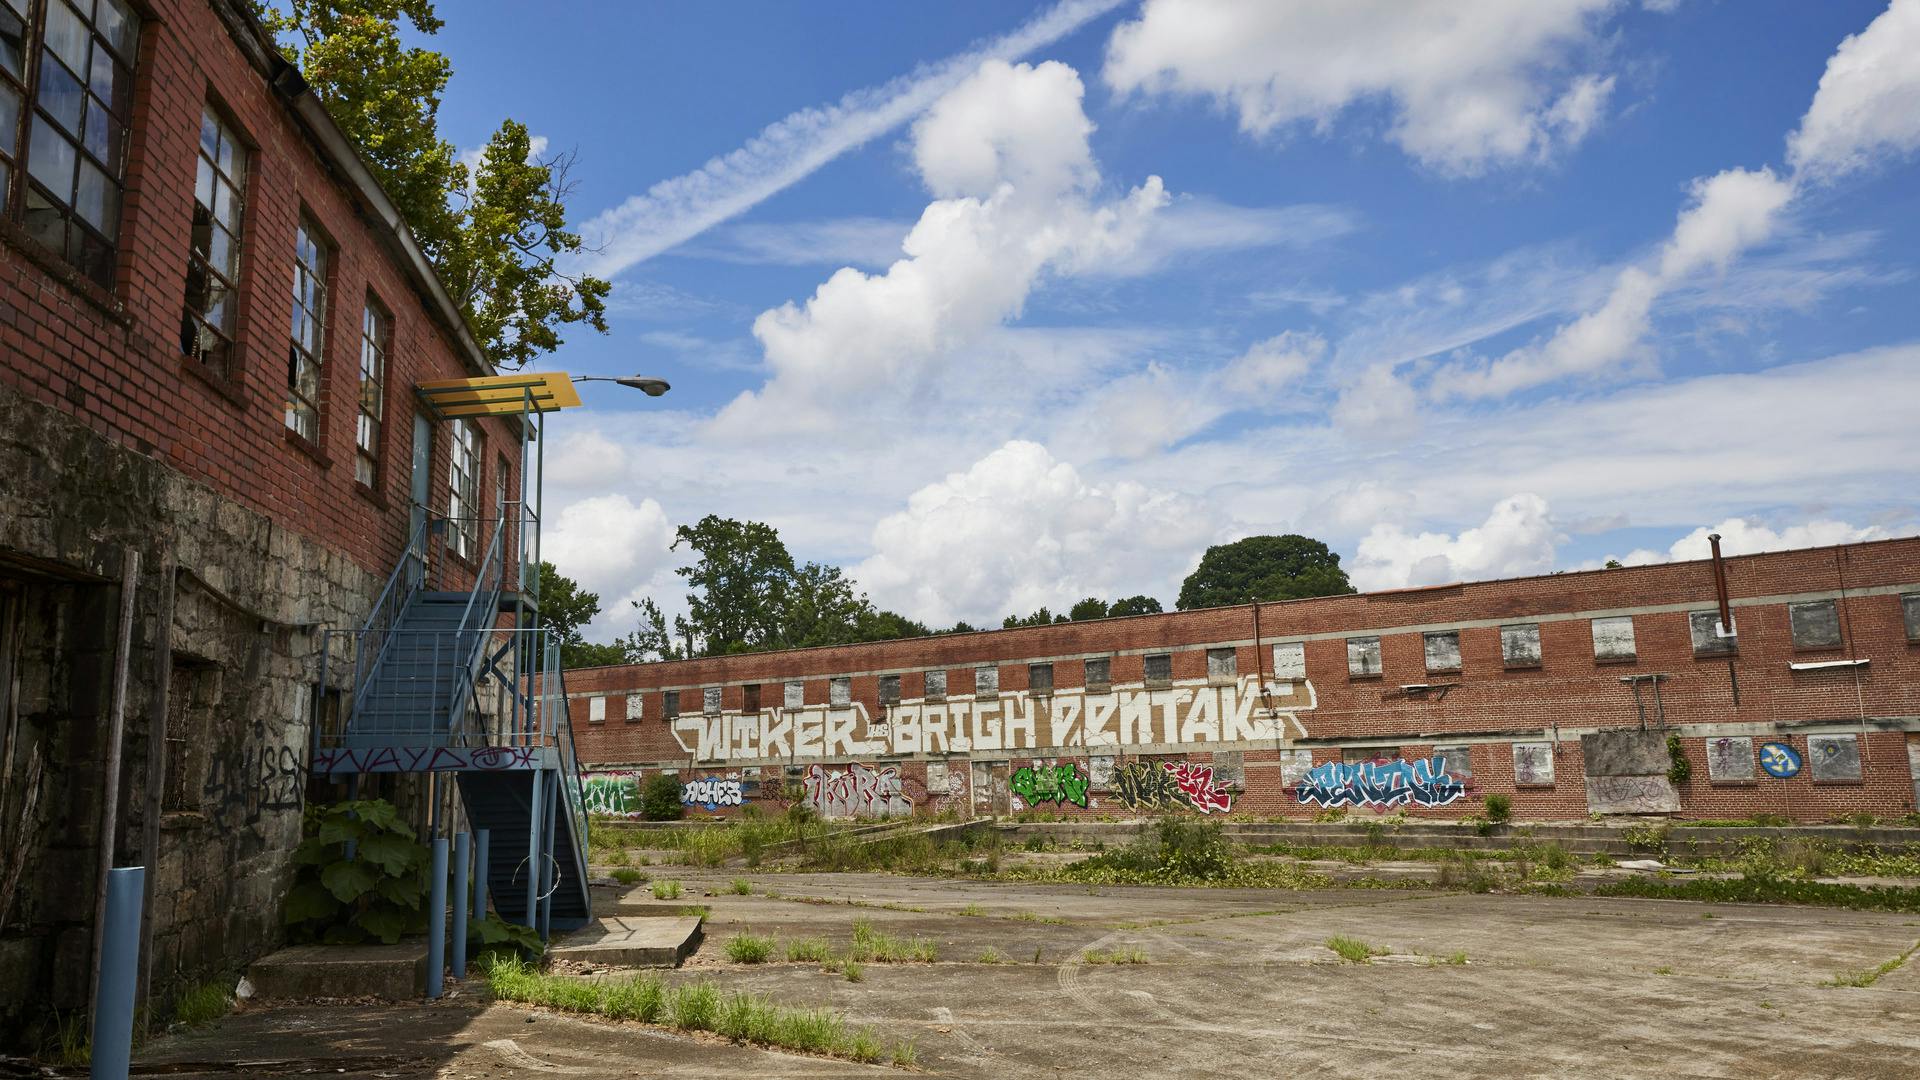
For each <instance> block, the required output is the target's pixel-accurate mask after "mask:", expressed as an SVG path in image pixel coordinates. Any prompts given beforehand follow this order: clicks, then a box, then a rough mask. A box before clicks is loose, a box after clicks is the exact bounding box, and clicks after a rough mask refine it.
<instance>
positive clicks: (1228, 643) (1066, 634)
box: [568, 539, 1920, 821]
mask: <svg viewBox="0 0 1920 1080" xmlns="http://www.w3.org/2000/svg"><path fill="white" fill-rule="evenodd" d="M1702 554H1703V555H1704V554H1705V552H1703V553H1702ZM1721 566H1722V567H1723V570H1724V578H1725V585H1726V595H1727V600H1728V612H1729V614H1730V615H1731V616H1732V620H1733V625H1732V627H1731V628H1730V629H1731V631H1732V633H1731V634H1730V635H1729V634H1727V633H1725V631H1726V630H1727V629H1728V628H1727V627H1724V626H1722V625H1721V615H1720V606H1719V601H1720V597H1719V588H1718V583H1717V581H1716V574H1715V564H1714V563H1713V562H1712V561H1711V560H1709V559H1704V558H1703V559H1701V560H1699V561H1692V562H1677V563H1669V564H1664V565H1658V566H1645V567H1627V568H1617V569H1610V570H1599V571H1591V572H1579V573H1565V574H1553V575H1548V576H1543V577H1533V578H1521V579H1513V580H1502V581H1486V582H1472V583H1465V584H1454V585H1445V586H1438V587H1431V588H1419V589H1405V590H1396V591H1390V592H1378V593H1364V594H1359V595H1353V596H1339V597H1327V598H1321V599H1312V600H1298V601H1291V602H1286V603H1264V604H1258V605H1246V606H1239V607H1225V608H1214V609H1209V610H1201V611H1186V612H1172V613H1167V614H1159V615H1144V616H1137V617H1132V618H1119V619H1103V620H1096V621H1087V622H1077V623H1059V624H1054V625H1051V626H1041V627H1026V628H1019V629H1011V630H997V631H984V632H980V633H971V634H953V635H939V636H934V637H925V638H913V639H907V640H902V641H889V642H881V643H875V644H866V645H852V646H839V647H831V648H820V649H801V650H793V651H788V652H774V653H760V654H748V655H740V656H727V657H716V658H710V659H699V660H684V661H674V662H667V663H656V664H646V665H637V666H626V667H606V668H591V669H586V670H582V671H575V672H572V673H570V674H569V676H568V693H569V695H570V697H572V699H573V700H572V702H571V705H572V712H573V716H574V722H575V730H576V732H577V733H578V739H579V744H580V755H581V758H582V760H583V761H585V762H587V763H588V765H587V768H588V769H589V770H591V776H590V778H589V788H590V791H589V799H590V801H591V802H592V803H593V804H594V807H595V808H596V809H597V810H599V811H600V812H603V813H616V814H633V813H635V812H637V809H638V795H637V793H638V788H639V785H640V783H642V782H643V781H644V780H645V779H646V778H647V777H649V776H651V775H653V774H656V773H660V772H668V773H671V774H673V775H674V777H675V779H676V781H677V782H678V783H679V784H680V785H681V789H682V801H683V803H685V808H686V809H687V811H689V812H690V813H692V814H696V815H698V814H707V813H718V814H727V813H735V812H738V809H737V808H739V807H741V806H748V805H759V806H761V807H763V808H764V809H767V810H773V809H777V808H779V807H780V806H782V805H784V804H785V803H786V802H788V801H790V800H796V799H797V800H802V801H805V802H807V803H809V804H812V805H814V806H815V807H816V808H817V809H818V810H820V811H821V812H823V813H825V814H828V815H830V816H837V817H845V816H861V817H865V816H874V817H882V816H898V815H903V814H955V815H960V816H974V815H987V814H1006V813H1017V812H1020V811H1022V810H1038V811H1047V812H1056V813H1060V814H1066V815H1088V814H1092V815H1102V814H1108V815H1117V816H1131V815H1134V814H1137V813H1141V812H1159V811H1171V812H1183V813H1184V812H1192V813H1203V814H1224V813H1231V814H1244V815H1254V816H1263V817H1266V816H1276V817H1278V816H1285V817H1307V816H1311V815H1314V814H1318V813H1324V812H1326V811H1328V810H1330V809H1335V808H1341V807H1345V808H1349V809H1350V810H1356V811H1361V812H1366V811H1374V812H1405V813H1408V814H1410V815H1433V816H1439V817H1463V816H1470V815H1476V814H1482V813H1485V812H1486V808H1487V807H1486V804H1487V799H1488V797H1489V796H1493V795H1503V796H1506V797H1507V798H1508V799H1509V800H1510V802H1511V807H1512V812H1513V815H1514V816H1515V817H1516V818H1520V819H1536V820H1539V819H1570V818H1580V817H1585V816H1587V815H1589V814H1594V813H1600V814H1614V813H1644V814H1669V815H1674V816H1676V817H1682V818H1726V817H1745V816H1749V815H1755V814H1770V815H1784V816H1788V817H1791V818H1794V819H1798V820H1802V821H1823V820H1832V819H1836V818H1842V817H1847V816H1851V815H1857V814H1863V813H1865V814H1873V815H1876V816H1879V817H1888V816H1898V815H1902V814H1906V813H1910V812H1913V811H1914V809H1915V805H1916V804H1915V797H1916V790H1917V789H1920V539H1900V540H1887V541H1876V542H1871V543H1862V544H1852V545H1846V546H1841V547H1827V548H1813V549H1807V550H1800V551H1789V552H1780V553H1772V554H1763V555H1751V556H1744V557H1735V558H1728V559H1726V560H1724V562H1723V563H1722V564H1721ZM583 721H584V722H583Z"/></svg>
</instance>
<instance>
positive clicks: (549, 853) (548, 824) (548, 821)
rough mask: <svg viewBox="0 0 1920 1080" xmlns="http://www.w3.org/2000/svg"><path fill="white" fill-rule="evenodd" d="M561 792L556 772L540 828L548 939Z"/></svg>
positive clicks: (543, 926) (543, 936)
mask: <svg viewBox="0 0 1920 1080" xmlns="http://www.w3.org/2000/svg"><path fill="white" fill-rule="evenodd" d="M559 794H560V783H559V774H558V773H555V774H554V780H553V782H551V783H549V784H548V785H547V802H546V805H545V806H544V807H542V810H543V811H544V812H543V813H542V814H541V815H540V816H541V818H542V819H543V820H542V821H541V823H540V829H541V831H542V832H544V833H545V834H546V839H545V842H544V844H543V845H542V846H543V847H544V848H545V849H546V850H545V856H546V857H545V858H543V859H541V860H540V940H541V941H546V940H547V939H548V937H549V936H550V935H551V933H552V924H553V886H554V873H555V865H554V859H553V845H554V835H553V805H554V802H555V801H556V798H557V797H558V796H559Z"/></svg>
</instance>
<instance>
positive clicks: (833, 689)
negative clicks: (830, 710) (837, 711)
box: [827, 675, 853, 708]
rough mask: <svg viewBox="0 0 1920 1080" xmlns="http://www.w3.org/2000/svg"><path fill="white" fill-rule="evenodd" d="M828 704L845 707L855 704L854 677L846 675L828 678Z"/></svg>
mask: <svg viewBox="0 0 1920 1080" xmlns="http://www.w3.org/2000/svg"><path fill="white" fill-rule="evenodd" d="M827 704H829V705H832V706H834V707H835V708H843V707H845V706H848V705H851V704H853V679H852V678H851V677H849V676H846V675H841V676H838V677H836V678H832V679H828V680H827Z"/></svg>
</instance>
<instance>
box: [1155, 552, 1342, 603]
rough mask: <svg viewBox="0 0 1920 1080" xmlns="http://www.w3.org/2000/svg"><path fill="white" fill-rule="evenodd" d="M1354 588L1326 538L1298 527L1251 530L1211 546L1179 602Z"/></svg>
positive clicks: (1229, 600) (1331, 592) (1280, 596)
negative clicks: (1263, 532) (1278, 532)
mask: <svg viewBox="0 0 1920 1080" xmlns="http://www.w3.org/2000/svg"><path fill="white" fill-rule="evenodd" d="M1353 591H1354V589H1353V585H1352V584H1351V583H1350V582H1348V581H1347V573H1346V571H1344V570H1342V569H1340V556H1338V555H1336V554H1334V553H1333V551H1331V550H1330V549H1328V547H1327V545H1325V544H1323V543H1321V542H1320V541H1318V540H1315V539H1312V538H1311V537H1306V536H1300V535H1298V534H1295V533H1288V534H1286V535H1284V536H1249V537H1247V538H1246V539H1244V540H1236V541H1234V542H1233V543H1231V544H1216V545H1214V546H1213V547H1210V548H1208V549H1207V553H1206V554H1205V555H1203V556H1201V558H1200V566H1199V567H1198V568H1197V569H1195V570H1194V572H1193V573H1191V574H1189V575H1187V579H1186V581H1184V582H1182V583H1181V585H1180V597H1179V599H1178V600H1176V601H1175V602H1174V606H1175V607H1177V608H1179V609H1180V610H1181V611H1188V610H1191V609H1193V608H1208V607H1223V606H1225V605H1228V604H1247V603H1252V602H1253V601H1255V600H1298V599H1301V598H1303V597H1308V596H1338V595H1340V594H1343V593H1350V592H1353Z"/></svg>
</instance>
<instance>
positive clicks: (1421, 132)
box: [1105, 0, 1616, 174]
mask: <svg viewBox="0 0 1920 1080" xmlns="http://www.w3.org/2000/svg"><path fill="white" fill-rule="evenodd" d="M1615 6H1616V3H1615V0H1477V2H1471V3H1469V2H1464V0H1425V2H1419V0H1326V2H1318V3H1313V2H1305V0H1295V2H1288V3H1274V2H1271V0H1147V2H1146V4H1145V6H1144V7H1143V9H1142V11H1141V13H1140V17H1139V18H1138V19H1137V20H1135V21H1132V22H1127V23H1123V24H1122V25H1121V26H1119V27H1118V28H1116V29H1115V30H1114V33H1113V37H1112V40H1111V41H1110V42H1109V44H1108V48H1107V63H1106V70H1105V77H1106V80H1107V83H1108V84H1109V85H1110V86H1112V87H1113V88H1114V90H1115V91H1117V92H1120V93H1131V92H1153V93H1187V94H1199V95H1205V96H1208V97H1211V98H1214V99H1215V100H1217V101H1219V102H1220V103H1222V104H1223V105H1226V106H1229V107H1231V108H1233V109H1234V110H1235V111H1236V112H1237V113H1238V114H1239V120H1240V126H1241V128H1242V129H1243V130H1245V131H1247V132H1249V133H1252V134H1255V135H1264V134H1268V133H1271V132H1274V131H1276V130H1279V129H1284V128H1288V127H1292V126H1294V125H1298V124H1310V125H1312V126H1313V128H1314V129H1315V130H1316V131H1317V132H1319V133H1322V134H1324V133H1325V132H1327V131H1328V130H1329V129H1330V128H1331V127H1332V125H1333V123H1334V121H1335V120H1336V119H1337V118H1338V117H1339V115H1340V114H1341V113H1342V112H1343V111H1345V110H1347V109H1348V108H1349V107H1351V106H1354V105H1356V104H1360V103H1372V102H1378V103H1382V104H1384V105H1385V106H1386V107H1387V109H1388V110H1389V112H1390V114H1391V116H1392V120H1391V122H1390V125H1389V129H1388V136H1389V137H1390V138H1391V139H1392V140H1393V141H1394V142H1395V143H1397V144H1398V145H1399V146H1400V147H1401V148H1402V149H1404V150H1405V151H1406V152H1407V153H1409V154H1411V155H1413V156H1414V157H1415V158H1416V159H1418V160H1419V161H1420V162H1421V163H1423V164H1425V165H1426V166H1428V167H1430V168H1433V169H1435V170H1438V171H1440V172H1443V173H1452V174H1476V173H1480V172H1482V171H1484V170H1485V169H1486V168H1488V167H1489V166H1497V165H1507V164H1515V163H1525V162H1537V161H1540V160H1543V159H1545V158H1547V157H1549V156H1551V155H1552V154H1553V153H1554V152H1555V151H1556V150H1559V149H1562V148H1564V147H1568V146H1572V145H1574V144H1576V143H1578V142H1579V141H1580V140H1581V139H1583V138H1585V137H1586V135H1587V134H1588V132H1590V131H1591V130H1592V129H1593V127H1594V125H1595V123H1597V121H1598V119H1599V117H1600V115H1601V113H1602V112H1603V111H1604V107H1605V103H1606V99H1607V97H1608V95H1609V93H1610V92H1611V90H1612V88H1613V80H1612V79H1611V78H1607V77H1604V76H1601V75H1599V74H1597V73H1594V72H1588V71H1580V70H1577V68H1578V66H1579V60H1580V59H1581V56H1582V54H1584V53H1589V52H1592V51H1595V50H1597V49H1598V48H1599V46H1600V42H1599V40H1598V37H1599V29H1600V23H1601V21H1602V17H1603V16H1604V15H1605V14H1607V13H1608V11H1609V10H1610V9H1612V8H1614V7H1615Z"/></svg>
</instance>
